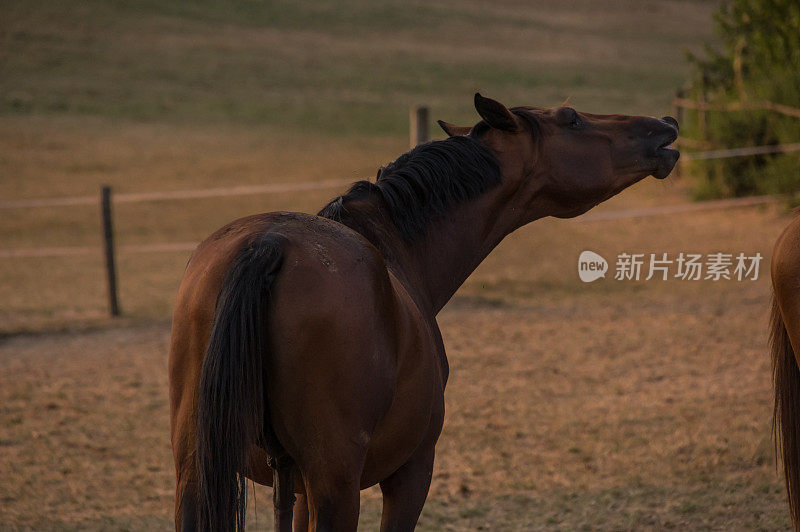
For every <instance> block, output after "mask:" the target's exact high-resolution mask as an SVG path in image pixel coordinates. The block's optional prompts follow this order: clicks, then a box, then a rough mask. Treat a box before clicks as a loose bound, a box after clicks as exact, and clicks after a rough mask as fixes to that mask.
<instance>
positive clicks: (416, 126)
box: [409, 105, 430, 149]
mask: <svg viewBox="0 0 800 532" xmlns="http://www.w3.org/2000/svg"><path fill="white" fill-rule="evenodd" d="M409 125H410V131H409V137H410V142H409V145H410V147H411V148H412V149H413V148H415V147H417V146H418V145H420V144H422V143H423V142H428V139H429V137H430V134H429V132H428V108H427V107H425V106H424V105H416V106H412V107H411V112H410V113H409Z"/></svg>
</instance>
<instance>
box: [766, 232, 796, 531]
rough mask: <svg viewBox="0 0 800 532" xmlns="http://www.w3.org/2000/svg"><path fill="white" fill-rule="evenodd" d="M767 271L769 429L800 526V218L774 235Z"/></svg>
mask: <svg viewBox="0 0 800 532" xmlns="http://www.w3.org/2000/svg"><path fill="white" fill-rule="evenodd" d="M771 274H772V291H773V297H772V315H771V319H770V344H771V349H772V382H773V388H774V391H775V398H774V401H775V402H774V408H773V416H772V433H773V437H774V439H775V446H776V450H777V454H778V456H780V457H781V458H782V461H783V473H784V480H785V483H786V492H787V495H788V498H789V511H790V514H791V517H792V523H793V524H794V528H795V530H798V531H800V369H798V365H797V364H798V360H797V355H798V354H799V353H800V218H795V219H794V220H793V221H792V222H791V223H790V224H789V226H788V227H787V228H786V229H785V230H784V231H783V233H782V234H781V236H780V237H779V238H778V241H777V243H776V244H775V249H774V250H773V253H772V264H771Z"/></svg>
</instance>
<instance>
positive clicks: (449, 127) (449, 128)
mask: <svg viewBox="0 0 800 532" xmlns="http://www.w3.org/2000/svg"><path fill="white" fill-rule="evenodd" d="M436 123H437V124H439V127H440V128H442V129H443V130H444V132H445V133H447V136H448V137H458V136H460V135H469V132H470V131H472V127H470V126H456V125H453V124H448V123H447V122H445V121H444V120H437V121H436Z"/></svg>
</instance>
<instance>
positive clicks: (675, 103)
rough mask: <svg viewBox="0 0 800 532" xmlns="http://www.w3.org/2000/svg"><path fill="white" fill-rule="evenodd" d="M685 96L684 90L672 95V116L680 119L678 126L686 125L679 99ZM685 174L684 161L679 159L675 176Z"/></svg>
mask: <svg viewBox="0 0 800 532" xmlns="http://www.w3.org/2000/svg"><path fill="white" fill-rule="evenodd" d="M682 97H683V91H680V90H679V91H676V92H675V96H673V97H672V107H671V109H670V116H671V117H673V118H674V119H675V120H677V121H678V127H685V125H684V123H683V107H682V106H681V104H680V101H679V99H680V98H682ZM682 176H683V162H682V161H680V160H678V164H677V165H676V166H675V178H676V179H680V178H681V177H682Z"/></svg>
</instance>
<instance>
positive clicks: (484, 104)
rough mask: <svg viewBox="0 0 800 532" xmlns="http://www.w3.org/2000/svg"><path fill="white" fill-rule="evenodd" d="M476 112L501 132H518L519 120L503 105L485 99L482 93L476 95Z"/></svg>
mask: <svg viewBox="0 0 800 532" xmlns="http://www.w3.org/2000/svg"><path fill="white" fill-rule="evenodd" d="M475 110H476V111H478V114H479V115H481V118H483V119H484V120H485V121H486V123H487V124H489V125H490V126H492V127H493V128H495V129H499V130H501V131H516V130H517V120H516V119H515V118H514V115H513V114H511V111H509V110H508V109H506V106H505V105H503V104H502V103H500V102H498V101H496V100H492V99H491V98H484V97H483V96H481V93H480V92H476V93H475Z"/></svg>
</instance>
